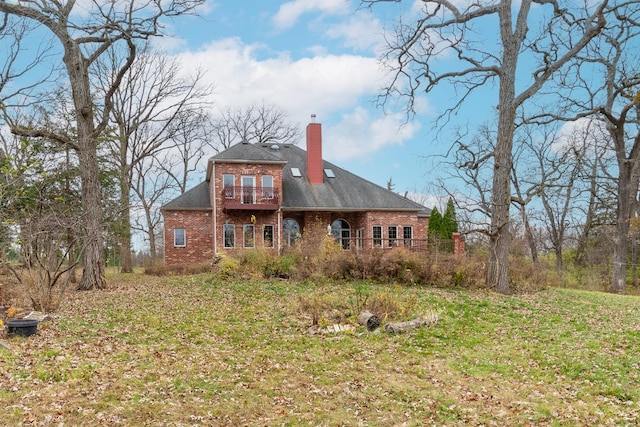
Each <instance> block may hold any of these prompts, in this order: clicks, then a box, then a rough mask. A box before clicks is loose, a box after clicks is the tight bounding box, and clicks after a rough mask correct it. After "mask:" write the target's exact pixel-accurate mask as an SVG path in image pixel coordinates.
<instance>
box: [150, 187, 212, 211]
mask: <svg viewBox="0 0 640 427" xmlns="http://www.w3.org/2000/svg"><path fill="white" fill-rule="evenodd" d="M160 210H191V211H199V210H209V211H210V210H211V196H210V195H209V183H208V182H207V181H204V182H201V183H200V184H198V185H196V186H195V187H193V188H192V189H190V190H187V191H186V192H185V193H183V194H181V195H179V196H178V197H176V198H175V199H173V200H172V201H170V202H169V203H166V204H165V205H163V206H162V207H160Z"/></svg>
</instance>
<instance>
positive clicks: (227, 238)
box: [224, 224, 236, 248]
mask: <svg viewBox="0 0 640 427" xmlns="http://www.w3.org/2000/svg"><path fill="white" fill-rule="evenodd" d="M224 247H225V248H235V247H236V226H235V225H233V224H225V225H224Z"/></svg>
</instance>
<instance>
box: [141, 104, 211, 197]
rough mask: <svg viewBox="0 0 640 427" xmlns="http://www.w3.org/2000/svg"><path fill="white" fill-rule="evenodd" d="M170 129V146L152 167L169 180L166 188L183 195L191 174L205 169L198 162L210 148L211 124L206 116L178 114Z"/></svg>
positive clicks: (207, 115) (195, 112) (206, 114)
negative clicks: (174, 189)
mask: <svg viewBox="0 0 640 427" xmlns="http://www.w3.org/2000/svg"><path fill="white" fill-rule="evenodd" d="M171 127H172V130H171V135H172V146H171V148H170V150H169V151H167V152H166V153H163V155H164V156H163V159H162V161H161V162H159V163H158V165H152V166H153V167H154V168H155V167H159V168H161V170H162V171H163V173H164V174H166V175H167V176H168V177H169V178H170V181H171V183H167V185H168V188H169V187H171V188H175V187H177V189H178V191H179V192H180V194H183V193H184V192H185V191H187V186H188V185H189V179H190V178H191V176H192V175H193V172H196V171H203V169H204V167H206V165H203V164H202V160H203V159H204V158H205V157H206V155H207V148H209V147H212V140H211V135H212V129H213V124H212V121H211V117H210V115H209V113H207V112H205V111H193V112H190V113H189V114H180V115H179V116H178V117H177V118H176V120H174V121H173V123H172V125H171ZM214 151H215V150H214Z"/></svg>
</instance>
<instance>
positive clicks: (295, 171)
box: [291, 168, 302, 178]
mask: <svg viewBox="0 0 640 427" xmlns="http://www.w3.org/2000/svg"><path fill="white" fill-rule="evenodd" d="M291 175H293V176H295V177H296V178H300V177H301V176H302V174H301V173H300V169H299V168H291Z"/></svg>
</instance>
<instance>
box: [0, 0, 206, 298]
mask: <svg viewBox="0 0 640 427" xmlns="http://www.w3.org/2000/svg"><path fill="white" fill-rule="evenodd" d="M203 1H204V0H169V1H160V0H142V1H135V0H131V1H128V2H124V3H118V2H112V1H106V0H105V1H103V2H98V1H94V2H92V3H91V10H90V11H89V13H77V11H74V8H75V6H76V1H75V0H69V1H66V2H62V1H51V2H42V1H38V0H23V1H21V2H19V3H7V2H6V1H4V0H3V1H1V2H0V13H2V16H0V19H1V20H3V21H4V20H6V19H7V17H6V16H7V15H11V16H15V17H20V18H24V19H25V20H28V21H31V22H35V23H37V24H38V25H39V26H41V27H43V28H45V29H47V30H49V31H50V32H51V34H52V35H53V36H54V38H55V39H57V40H58V41H59V42H60V45H61V47H62V49H63V55H62V62H63V64H64V68H65V70H66V73H67V78H68V79H69V84H70V88H71V95H72V96H71V97H72V100H73V105H74V107H75V121H76V130H77V138H73V139H72V138H70V137H69V135H64V134H58V133H56V132H54V131H52V130H50V129H48V128H46V127H25V126H22V125H20V124H19V123H12V124H11V129H12V132H14V133H16V134H19V135H23V136H31V137H47V138H49V139H52V140H56V141H59V142H60V143H63V144H67V145H69V146H70V147H73V149H74V150H76V151H77V153H78V159H79V163H80V172H81V181H82V201H83V216H82V218H83V229H84V230H83V231H84V239H85V242H84V265H83V274H82V279H81V281H80V283H79V284H78V289H84V290H88V289H94V288H103V287H105V286H106V283H105V278H104V261H103V257H102V249H103V238H102V234H101V233H102V211H101V209H100V201H101V191H100V180H99V166H98V156H97V152H98V142H99V136H100V134H101V133H102V131H103V130H104V129H105V127H106V126H107V124H108V122H109V116H110V113H111V109H112V107H113V99H112V97H113V94H114V92H115V90H116V89H117V88H118V86H119V85H120V84H121V82H122V78H123V77H124V75H125V74H126V72H127V71H128V69H129V68H130V67H131V64H132V63H133V60H134V58H135V56H136V53H137V47H136V40H147V39H149V38H150V37H152V36H155V35H159V34H161V32H162V27H161V19H162V18H164V17H173V16H178V15H182V14H186V13H189V12H191V11H193V9H194V8H195V7H196V6H198V5H200V4H202V3H203ZM110 49H124V50H125V51H126V52H127V53H126V55H125V58H124V60H123V62H122V63H120V64H119V65H118V68H117V71H116V72H115V73H114V75H115V78H114V79H113V81H112V83H111V86H110V87H108V88H106V89H105V90H104V92H103V93H104V97H103V99H102V104H103V105H102V113H101V114H100V115H99V116H96V115H95V113H94V111H95V109H94V106H95V105H94V102H95V99H94V95H95V91H94V90H93V88H92V85H91V80H90V72H89V70H90V68H91V67H92V66H93V65H94V64H95V63H96V61H97V60H98V58H100V57H101V56H102V55H103V54H104V53H105V52H107V51H109V50H110Z"/></svg>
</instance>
